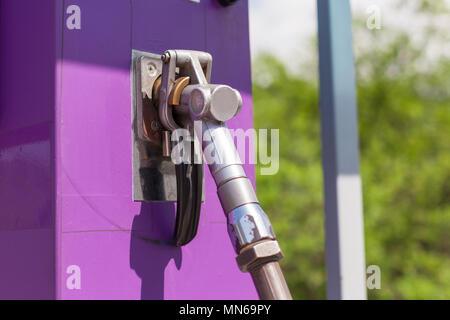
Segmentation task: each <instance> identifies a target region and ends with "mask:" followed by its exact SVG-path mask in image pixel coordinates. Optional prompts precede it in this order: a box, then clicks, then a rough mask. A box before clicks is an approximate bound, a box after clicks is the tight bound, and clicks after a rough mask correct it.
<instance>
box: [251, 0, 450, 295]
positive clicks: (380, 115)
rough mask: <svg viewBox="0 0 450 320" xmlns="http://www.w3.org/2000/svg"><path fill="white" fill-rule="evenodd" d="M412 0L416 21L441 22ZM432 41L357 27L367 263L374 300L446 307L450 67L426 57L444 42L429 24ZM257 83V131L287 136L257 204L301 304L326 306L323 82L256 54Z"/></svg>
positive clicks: (449, 290)
mask: <svg viewBox="0 0 450 320" xmlns="http://www.w3.org/2000/svg"><path fill="white" fill-rule="evenodd" d="M416 3H418V4H419V5H418V6H417V10H418V14H421V15H431V14H436V7H434V6H431V5H430V3H429V2H427V1H419V2H416ZM436 5H439V6H442V5H443V2H441V1H437V2H436ZM441 8H442V7H441ZM440 12H441V13H442V9H440ZM447 12H448V11H447ZM430 18H431V16H430ZM447 29H448V28H447ZM425 32H426V34H425V36H424V37H422V39H421V40H419V41H417V39H412V35H411V34H409V33H407V32H405V31H401V30H392V29H390V30H389V31H387V30H384V31H379V30H374V31H370V30H368V29H367V28H366V27H365V21H361V20H355V23H354V42H355V46H356V48H355V54H356V72H357V92H358V112H359V127H360V157H361V175H362V181H363V201H364V223H365V246H366V264H367V265H371V264H374V265H378V266H379V267H380V268H381V289H380V290H369V292H368V293H369V297H370V298H373V299H377V298H383V299H430V298H435V299H450V241H449V240H450V239H449V234H450V137H449V136H450V129H449V128H450V59H449V58H448V56H443V55H440V54H438V55H437V57H436V58H433V59H430V58H429V54H430V53H429V52H428V51H427V50H424V48H428V47H430V46H431V45H430V43H431V41H435V40H436V39H437V40H440V41H444V40H447V39H448V36H447V35H446V34H445V32H447V30H441V29H439V28H435V27H433V26H431V25H430V26H428V28H426V29H425ZM446 37H447V38H446ZM413 40H414V41H413ZM437 43H439V41H438V42H437ZM360 44H362V45H360ZM364 44H366V45H364ZM438 50H439V48H438ZM308 65H309V67H307V68H308V70H311V65H312V66H314V67H315V68H317V61H310V62H309V64H308ZM307 74H310V73H308V72H307ZM253 78H254V86H253V98H254V113H255V127H256V128H279V129H280V166H279V168H280V170H279V172H278V174H277V175H274V176H261V175H258V176H257V186H258V187H257V192H258V196H259V199H260V201H261V203H262V205H263V207H264V208H265V210H266V211H267V212H268V213H269V215H270V218H271V220H272V222H273V224H274V227H275V230H276V232H277V237H278V239H279V241H280V244H281V246H282V248H283V251H284V253H285V256H286V258H285V259H283V260H282V261H281V264H282V267H283V270H284V272H285V275H286V278H287V281H288V283H289V285H290V289H291V291H292V293H293V296H294V298H297V299H323V298H325V297H326V294H325V286H326V279H325V278H326V276H325V275H326V273H325V253H324V212H323V197H322V194H323V185H322V184H323V181H322V167H321V143H320V120H319V105H318V84H317V83H318V81H317V77H314V76H311V75H309V76H301V75H293V74H291V73H289V72H288V71H287V70H286V67H285V65H283V64H282V63H281V62H279V61H277V60H276V59H275V58H274V57H271V56H268V55H261V56H259V57H258V58H257V59H256V61H255V62H254V76H253ZM269 141H270V139H269ZM257 172H259V168H257Z"/></svg>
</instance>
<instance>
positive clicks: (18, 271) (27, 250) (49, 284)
mask: <svg viewBox="0 0 450 320" xmlns="http://www.w3.org/2000/svg"><path fill="white" fill-rule="evenodd" d="M54 245H55V241H54V231H53V229H34V230H11V231H0V252H1V263H0V271H1V272H0V299H54V298H55V277H54V272H55V259H54Z"/></svg>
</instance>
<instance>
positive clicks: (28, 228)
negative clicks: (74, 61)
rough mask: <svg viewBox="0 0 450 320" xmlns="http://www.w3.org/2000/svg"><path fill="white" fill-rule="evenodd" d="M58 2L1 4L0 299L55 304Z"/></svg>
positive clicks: (0, 1)
mask: <svg viewBox="0 0 450 320" xmlns="http://www.w3.org/2000/svg"><path fill="white" fill-rule="evenodd" d="M54 23H55V20H54V1H53V0H42V1H33V0H0V48H1V50H0V261H1V263H0V299H53V298H55V277H54V274H55V268H56V265H55V259H54V255H55V237H54V219H55V215H54V196H53V193H54V183H53V178H54V162H53V159H54V157H53V155H52V154H53V146H54V144H53V131H54V122H53V110H54V99H55V91H54V86H55V79H54V72H53V71H54V70H53V67H54V63H55V36H54V35H55V28H54Z"/></svg>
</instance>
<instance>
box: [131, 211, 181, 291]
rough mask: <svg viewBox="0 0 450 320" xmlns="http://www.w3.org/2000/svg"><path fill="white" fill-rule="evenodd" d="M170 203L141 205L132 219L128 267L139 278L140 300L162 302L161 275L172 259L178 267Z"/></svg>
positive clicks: (179, 255) (178, 252) (178, 255)
mask: <svg viewBox="0 0 450 320" xmlns="http://www.w3.org/2000/svg"><path fill="white" fill-rule="evenodd" d="M175 211H176V210H175V205H174V204H173V203H142V206H141V211H140V212H139V215H137V216H135V217H134V219H133V226H132V231H131V241H130V267H131V269H133V270H134V271H135V272H136V274H137V275H138V276H139V278H141V281H142V284H141V299H142V300H162V299H164V272H165V269H166V267H167V265H168V264H169V263H170V261H171V260H172V259H173V260H174V262H175V265H176V267H177V269H180V268H181V262H182V253H181V248H179V247H175V246H173V245H172V244H171V243H172V239H173V233H174V230H175V219H176V212H175Z"/></svg>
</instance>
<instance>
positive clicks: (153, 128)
mask: <svg viewBox="0 0 450 320" xmlns="http://www.w3.org/2000/svg"><path fill="white" fill-rule="evenodd" d="M150 126H151V128H152V130H153V131H158V130H159V124H158V122H156V121H155V120H153V121H152V123H151V124H150Z"/></svg>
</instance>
